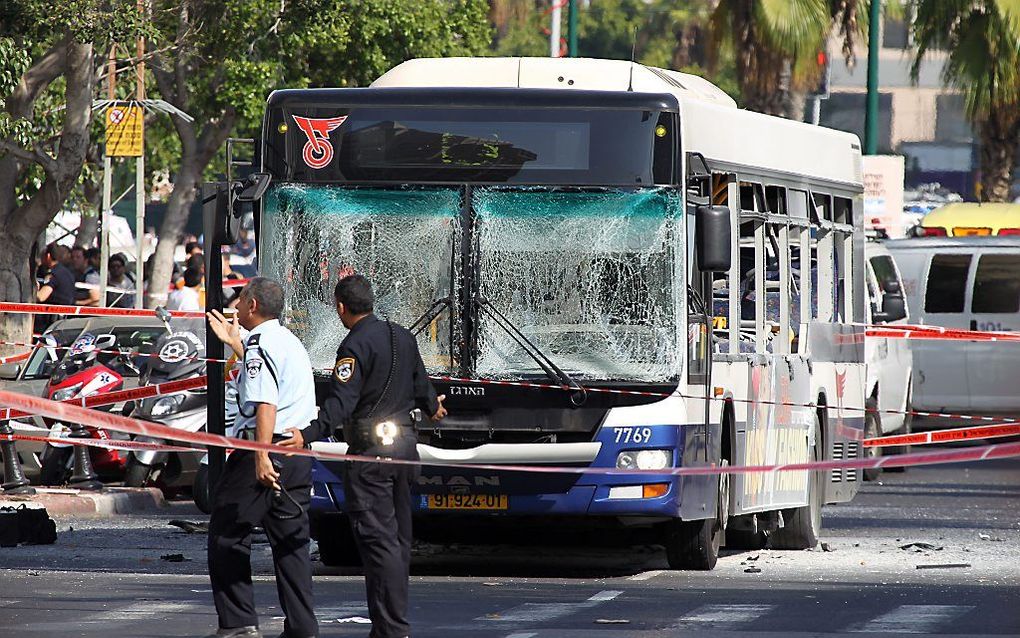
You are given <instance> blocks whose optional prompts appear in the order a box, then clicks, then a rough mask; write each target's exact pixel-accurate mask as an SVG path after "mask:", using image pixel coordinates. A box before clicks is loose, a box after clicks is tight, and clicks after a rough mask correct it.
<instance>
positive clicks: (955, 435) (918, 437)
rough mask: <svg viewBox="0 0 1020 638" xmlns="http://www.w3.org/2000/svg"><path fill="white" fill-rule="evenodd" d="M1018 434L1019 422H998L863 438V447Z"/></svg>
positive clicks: (946, 441)
mask: <svg viewBox="0 0 1020 638" xmlns="http://www.w3.org/2000/svg"><path fill="white" fill-rule="evenodd" d="M1017 435H1020V424H1017V423H999V424H996V425H975V426H971V427H967V428H953V429H951V430H935V431H933V432H917V433H914V434H893V435H891V436H881V437H876V438H873V439H864V441H863V443H864V446H865V447H888V446H892V445H928V444H930V443H955V442H958V441H977V440H980V439H996V438H1001V437H1004V436H1017Z"/></svg>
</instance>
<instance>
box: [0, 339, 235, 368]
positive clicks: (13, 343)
mask: <svg viewBox="0 0 1020 638" xmlns="http://www.w3.org/2000/svg"><path fill="white" fill-rule="evenodd" d="M41 345H42V344H37V343H21V342H19V341H3V340H0V346H27V347H29V348H34V347H35V346H41ZM43 347H50V346H43ZM52 347H53V349H54V350H70V349H71V347H72V346H52ZM89 352H99V353H101V354H124V353H122V352H121V351H120V350H90V351H89ZM30 354H31V352H26V353H24V355H23V356H22V355H18V356H21V357H22V358H23V359H26V358H28V356H29V355H30ZM127 354H129V355H131V356H132V357H145V358H149V359H151V358H154V357H155V358H158V357H159V353H158V352H150V353H147V354H146V353H141V352H129V353H127ZM178 360H179V361H206V362H213V363H230V360H229V359H213V358H211V357H180V358H179V359H178ZM0 363H4V360H3V359H0Z"/></svg>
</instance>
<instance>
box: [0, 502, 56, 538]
mask: <svg viewBox="0 0 1020 638" xmlns="http://www.w3.org/2000/svg"><path fill="white" fill-rule="evenodd" d="M55 542H57V524H56V523H54V522H53V519H52V518H50V515H49V514H48V513H47V512H46V508H45V507H34V508H30V507H27V506H25V505H24V504H22V505H20V506H18V507H16V508H15V507H0V547H14V546H16V545H17V544H18V543H27V544H29V545H52V544H53V543H55Z"/></svg>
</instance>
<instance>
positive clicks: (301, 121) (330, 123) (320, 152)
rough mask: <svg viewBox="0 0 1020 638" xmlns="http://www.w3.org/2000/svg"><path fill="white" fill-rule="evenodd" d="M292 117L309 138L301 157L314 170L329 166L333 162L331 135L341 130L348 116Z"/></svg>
mask: <svg viewBox="0 0 1020 638" xmlns="http://www.w3.org/2000/svg"><path fill="white" fill-rule="evenodd" d="M291 117H293V118H294V122H295V123H297V125H298V128H300V129H301V131H302V132H304V134H305V137H307V138H308V141H307V142H305V147H304V149H302V151H301V157H302V159H304V160H305V164H307V165H308V167H309V168H314V169H320V168H325V167H326V166H329V163H330V162H332V161H333V145H332V144H331V143H330V141H329V133H330V131H333V130H335V129H337V128H339V127H340V125H341V124H343V123H344V120H346V119H347V116H346V115H341V116H340V117H326V118H315V117H301V116H300V115H292V116H291Z"/></svg>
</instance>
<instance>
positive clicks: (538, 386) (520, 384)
mask: <svg viewBox="0 0 1020 638" xmlns="http://www.w3.org/2000/svg"><path fill="white" fill-rule="evenodd" d="M429 378H430V379H432V380H433V381H444V382H447V383H473V384H479V385H499V386H509V387H515V388H530V389H534V390H562V391H564V392H576V391H577V388H573V387H570V386H566V385H557V384H552V383H535V382H532V381H503V380H500V379H468V378H464V377H451V376H446V375H434V376H430V377H429ZM584 391H585V392H589V393H593V392H594V393H600V394H620V395H628V396H639V397H654V398H660V399H665V398H667V397H670V396H673V393H672V392H647V391H644V390H620V389H617V388H598V387H588V386H584ZM679 396H681V397H683V398H685V399H695V400H699V401H700V400H708V401H724V402H725V401H733V402H734V403H748V404H762V405H779V406H784V407H793V408H817V407H821V408H824V409H827V410H831V409H836V408H837V407H838V408H840V409H843V410H848V411H851V412H865V413H867V412H873V413H875V414H908V415H911V416H923V417H937V418H944V419H959V420H963V421H993V422H994V421H1002V422H1005V423H1020V417H1009V416H1001V415H998V416H991V415H981V414H954V413H950V412H926V411H923V410H893V409H882V408H869V407H857V406H847V405H844V406H834V405H825V406H816V405H814V404H812V403H794V402H792V401H766V400H762V399H737V398H733V397H701V396H694V395H689V394H683V393H680V394H679ZM853 432H858V431H857V430H853ZM847 434H849V432H848V433H847ZM848 438H852V436H848Z"/></svg>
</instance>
